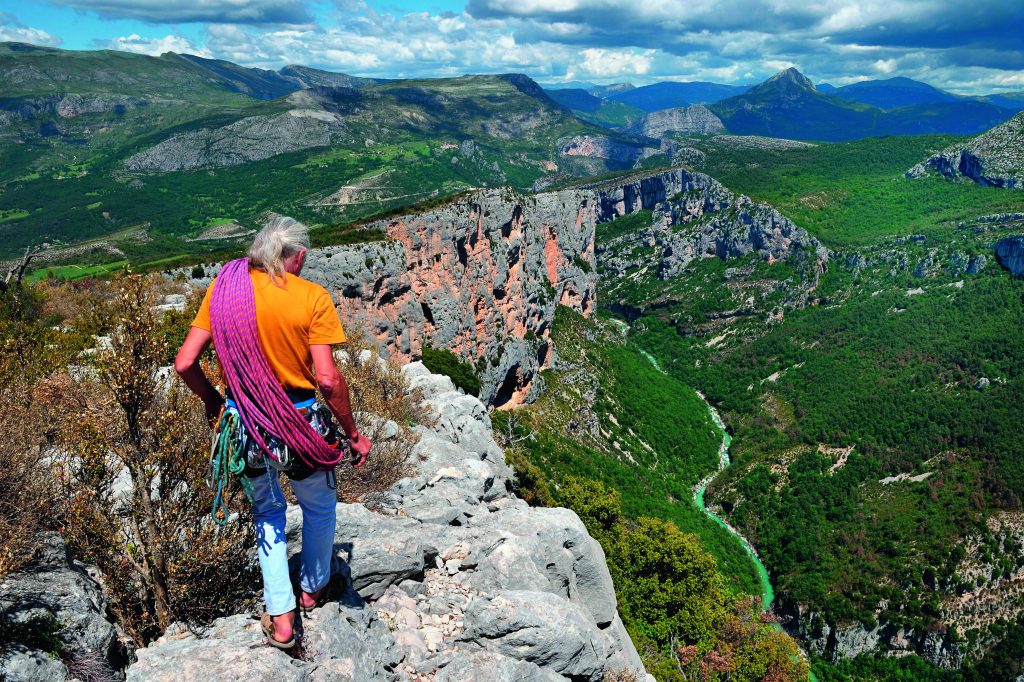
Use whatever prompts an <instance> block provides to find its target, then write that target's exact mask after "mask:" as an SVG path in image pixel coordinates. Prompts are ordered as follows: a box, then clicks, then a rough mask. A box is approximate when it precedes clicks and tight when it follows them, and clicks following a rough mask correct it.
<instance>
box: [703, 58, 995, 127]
mask: <svg viewBox="0 0 1024 682" xmlns="http://www.w3.org/2000/svg"><path fill="white" fill-rule="evenodd" d="M894 81H895V82H894ZM843 92H845V93H846V97H847V98H849V97H851V96H857V97H861V98H862V99H870V100H871V102H858V101H851V100H850V99H845V98H843V97H840V96H839V95H840V94H841V93H843ZM851 93H852V95H851ZM872 102H875V103H884V104H886V105H887V107H888V108H882V107H880V106H878V104H873V103H872ZM908 103H910V104H908ZM709 108H710V109H711V110H712V111H713V112H714V113H715V114H716V115H717V116H718V117H719V118H720V119H722V122H723V123H724V124H725V127H726V128H727V129H728V130H729V132H731V133H734V134H737V135H766V136H769V137H786V138H792V139H797V140H821V141H841V140H856V139H860V138H864V137H877V136H881V135H917V134H925V133H955V134H960V135H972V134H977V133H980V132H982V131H985V130H988V129H989V128H991V127H993V126H996V125H998V124H1000V123H1002V122H1003V121H1006V120H1007V119H1009V118H1010V117H1011V116H1013V114H1014V113H1015V112H1014V110H1012V109H1007V108H1003V107H1000V106H997V105H995V104H992V103H991V102H987V101H985V100H982V99H968V98H958V97H956V96H953V95H949V94H948V93H944V92H942V91H941V90H937V89H935V88H932V87H931V86H928V85H926V84H924V83H917V82H916V81H909V80H908V79H892V80H889V81H875V82H872V83H859V84H857V85H856V86H845V87H843V88H837V89H836V90H835V91H833V92H832V93H830V94H825V93H821V92H818V90H817V89H816V88H815V87H814V84H813V83H812V82H811V81H810V80H809V79H808V78H807V77H806V76H804V75H803V74H801V73H800V72H799V71H797V70H796V69H793V68H790V69H786V70H785V71H782V72H780V73H778V74H776V75H775V76H773V77H771V78H769V79H768V80H767V81H765V82H764V83H761V84H760V85H758V86H755V87H754V88H751V89H750V90H749V91H747V92H745V93H743V94H742V95H738V96H736V97H730V98H728V99H724V100H721V101H719V102H716V103H714V104H712V105H710V107H709Z"/></svg>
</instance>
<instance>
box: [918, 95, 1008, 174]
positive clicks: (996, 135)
mask: <svg viewBox="0 0 1024 682" xmlns="http://www.w3.org/2000/svg"><path fill="white" fill-rule="evenodd" d="M931 170H934V171H937V172H938V173H939V174H941V175H944V176H945V177H947V178H967V179H969V180H973V181H974V182H977V183H978V184H981V185H991V186H993V187H1005V188H1007V189H1024V112H1022V113H1020V114H1017V115H1016V116H1014V117H1013V118H1011V119H1010V120H1009V121H1006V122H1005V123H1002V124H1000V125H997V126H996V127H995V128H992V129H991V130H989V131H987V132H984V133H982V134H981V135H979V136H977V137H976V138H974V139H973V140H971V141H970V142H968V143H967V144H963V145H953V146H952V147H949V148H948V149H946V150H944V151H942V152H940V153H939V154H936V155H934V156H932V157H931V158H929V159H928V160H927V161H925V162H923V163H919V164H917V165H916V166H914V167H913V168H911V169H910V170H908V171H907V172H906V173H904V175H905V176H906V177H908V178H920V177H924V176H926V175H928V172H929V171H931Z"/></svg>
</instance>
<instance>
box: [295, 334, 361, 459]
mask: <svg viewBox="0 0 1024 682" xmlns="http://www.w3.org/2000/svg"><path fill="white" fill-rule="evenodd" d="M309 350H310V353H311V354H312V356H313V370H314V371H315V372H316V383H317V386H319V388H320V393H321V394H322V395H323V396H324V400H326V401H327V406H328V407H330V408H331V412H333V413H334V416H335V417H336V418H337V420H338V423H339V424H341V428H342V430H344V431H345V435H346V436H348V439H349V441H351V444H352V448H353V449H354V450H355V451H356V452H359V453H360V454H364V455H365V454H366V453H367V452H369V450H370V439H369V438H366V437H365V436H362V435H360V433H359V429H358V428H357V427H356V422H355V419H353V418H352V403H351V400H350V398H349V393H348V382H347V381H345V377H344V375H342V373H341V372H340V371H339V370H338V366H337V365H336V364H335V363H334V353H333V352H332V351H331V347H330V346H328V345H326V344H311V345H310V346H309Z"/></svg>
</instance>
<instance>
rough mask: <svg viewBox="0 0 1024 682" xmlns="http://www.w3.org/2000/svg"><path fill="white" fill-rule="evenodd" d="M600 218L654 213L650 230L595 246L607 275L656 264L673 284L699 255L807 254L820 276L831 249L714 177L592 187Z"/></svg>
mask: <svg viewBox="0 0 1024 682" xmlns="http://www.w3.org/2000/svg"><path fill="white" fill-rule="evenodd" d="M595 189H597V190H598V192H599V200H598V221H599V222H604V221H607V220H613V219H615V218H617V217H619V216H623V215H626V214H630V213H635V212H636V211H640V210H650V211H652V212H653V220H652V224H651V226H650V227H648V228H645V229H641V230H637V231H631V232H629V233H628V234H624V235H619V236H616V237H614V238H612V239H610V240H608V241H606V242H604V243H601V244H599V245H598V250H597V257H598V260H599V262H600V264H601V267H602V268H603V269H604V271H605V272H606V273H607V275H606V277H608V278H609V279H612V280H614V279H615V278H618V277H621V276H624V275H625V274H626V273H627V271H633V270H636V269H637V268H649V267H656V268H657V273H658V277H659V278H660V279H662V280H666V279H670V278H672V277H674V276H676V275H677V274H679V273H680V272H681V271H682V270H683V269H684V268H685V267H686V266H687V265H688V264H689V263H690V262H691V261H693V260H694V259H697V258H705V257H708V256H717V257H719V258H722V259H723V260H724V259H728V258H736V257H739V256H744V255H746V254H749V253H754V252H756V253H757V254H758V255H759V256H760V257H761V258H763V259H765V260H772V261H777V260H787V259H789V258H790V257H793V256H800V255H801V254H804V255H805V256H807V257H811V258H813V259H816V261H817V267H818V270H819V271H821V270H822V269H823V268H824V266H825V263H826V261H827V260H828V250H827V249H826V248H825V247H824V246H822V245H821V244H820V243H819V242H818V240H817V239H815V238H814V237H812V236H811V235H809V234H808V233H807V231H806V230H804V229H802V228H800V227H797V226H796V225H795V224H794V223H793V222H792V221H791V220H789V219H788V218H786V217H785V216H784V215H782V214H781V213H779V212H778V211H777V210H775V209H774V208H772V207H771V206H768V205H766V204H757V203H755V202H753V201H752V200H750V199H749V198H747V197H745V196H736V195H734V194H733V193H732V192H730V191H729V190H727V189H726V188H725V187H723V186H722V185H721V184H720V183H719V182H718V181H717V180H715V179H713V178H711V177H709V176H707V175H703V174H700V173H691V172H689V171H687V170H683V169H677V170H672V171H669V172H666V173H661V174H658V175H654V176H642V177H637V178H636V179H634V180H632V181H630V182H625V183H623V182H618V183H616V184H615V186H611V187H609V186H606V185H597V186H595Z"/></svg>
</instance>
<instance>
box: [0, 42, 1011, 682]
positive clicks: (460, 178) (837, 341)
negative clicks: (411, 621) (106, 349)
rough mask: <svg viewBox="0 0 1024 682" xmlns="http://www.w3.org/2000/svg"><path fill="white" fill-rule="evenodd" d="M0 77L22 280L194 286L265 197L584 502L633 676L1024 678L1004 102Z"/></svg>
mask: <svg viewBox="0 0 1024 682" xmlns="http://www.w3.org/2000/svg"><path fill="white" fill-rule="evenodd" d="M55 74H59V75H60V78H59V79H56V78H55ZM55 81H59V82H60V83H61V87H60V88H55V86H54V85H53V83H54V82H55ZM580 85H583V86H586V84H580ZM0 86H2V88H3V90H2V93H0V260H4V261H7V264H8V266H9V265H10V264H12V263H16V262H17V259H18V258H19V257H20V256H21V254H23V253H24V252H25V250H26V249H27V248H29V249H31V248H32V247H36V246H40V245H44V246H43V251H42V253H41V254H40V255H39V257H38V259H37V260H36V261H34V265H33V271H32V272H30V273H29V275H28V277H27V280H26V281H27V282H29V283H33V284H34V285H35V286H38V287H40V289H39V291H41V292H44V293H43V294H40V295H41V296H43V297H44V298H45V297H46V296H54V297H59V296H62V295H63V294H60V293H53V292H61V291H64V290H63V289H61V287H70V288H71V289H77V288H81V289H83V290H88V289H89V288H90V287H93V286H96V282H97V281H98V279H102V278H105V277H109V276H116V275H117V274H118V273H120V272H122V271H123V269H124V268H125V266H130V267H131V268H132V269H134V270H136V271H138V270H141V271H145V272H152V273H161V274H162V279H161V281H165V280H166V281H170V282H174V283H175V286H191V287H194V288H197V289H199V290H201V288H202V287H204V286H205V285H206V284H208V283H209V281H210V279H211V278H212V277H213V276H214V274H215V273H216V271H217V268H218V267H219V264H220V263H222V262H224V261H225V260H227V259H229V258H234V257H237V256H238V255H239V254H241V253H242V252H243V249H244V247H245V246H246V245H247V243H248V241H249V239H251V236H252V234H253V233H254V231H255V230H256V229H257V228H258V227H259V225H260V224H261V222H262V221H263V220H264V219H265V217H266V216H267V215H268V214H269V213H284V214H287V215H291V216H293V217H295V218H297V219H299V220H302V221H304V222H306V223H308V224H309V225H310V227H311V237H312V242H313V244H312V247H313V248H312V249H311V251H310V252H309V255H308V260H307V266H306V270H305V275H306V276H308V277H309V278H310V279H312V280H314V281H316V282H318V283H320V284H322V285H323V286H325V287H326V288H327V289H328V290H329V291H330V293H331V294H332V296H333V297H334V299H335V301H336V304H337V305H338V309H339V311H340V313H341V314H342V317H343V319H344V320H345V324H346V326H348V325H351V326H352V327H353V328H358V329H359V330H360V333H361V335H365V338H366V339H367V340H368V341H369V342H373V343H375V344H376V345H377V346H378V347H379V348H381V349H382V351H383V352H384V353H385V354H386V355H388V356H389V357H391V358H392V359H393V360H395V361H397V362H402V363H405V362H408V361H414V360H418V359H421V358H422V359H423V360H424V361H425V362H426V363H427V364H428V365H429V366H430V367H429V368H430V369H432V370H433V371H436V372H439V373H441V374H449V375H451V377H452V378H453V380H454V381H455V384H456V385H458V386H460V387H462V388H463V390H467V389H468V391H469V392H471V393H475V394H476V395H477V396H478V397H479V398H480V399H481V400H482V401H483V402H484V403H485V404H486V405H487V407H489V408H490V417H489V419H491V420H492V421H493V427H494V437H495V440H496V441H497V443H498V444H499V445H500V446H501V447H502V448H504V450H505V456H506V457H507V459H508V463H509V465H510V466H511V467H512V469H514V471H515V473H516V478H515V480H514V481H513V482H511V483H510V485H511V486H512V487H513V490H514V492H515V493H516V494H517V495H519V497H521V498H522V499H523V500H526V501H527V502H528V503H529V504H531V505H534V506H565V507H569V508H571V509H572V510H573V511H575V512H576V513H577V514H578V515H579V517H580V518H581V519H582V521H583V523H584V524H585V526H586V529H587V531H588V532H589V533H590V534H591V535H592V536H593V537H594V538H595V539H596V540H597V541H598V543H599V545H600V547H599V548H600V549H601V550H602V551H603V552H604V554H605V557H606V558H607V562H608V570H609V572H610V574H611V577H612V579H613V580H614V583H615V585H614V590H615V594H616V597H617V599H618V608H619V612H620V614H621V619H622V622H621V623H620V625H621V626H622V627H623V628H624V630H625V632H628V634H629V636H630V637H632V639H633V641H634V643H635V644H636V648H637V650H638V651H639V652H640V654H641V656H642V657H643V658H644V664H645V665H646V666H647V669H648V671H649V672H651V673H652V674H654V675H655V677H656V678H657V679H658V680H659V682H666V681H669V680H671V681H672V682H678V681H679V680H681V679H684V678H683V675H684V671H683V668H684V667H685V665H691V664H692V665H693V666H697V667H699V666H705V667H706V666H707V665H712V664H713V663H714V662H715V661H718V662H721V661H722V660H725V661H729V662H730V663H729V665H734V666H747V667H746V668H744V671H745V672H744V674H745V675H747V677H741V678H740V679H750V680H753V679H762V678H765V677H767V676H768V675H770V674H775V673H774V672H772V671H775V672H777V673H778V674H779V675H783V676H782V677H778V678H774V679H798V678H799V679H804V678H805V677H806V676H807V675H808V674H810V675H811V676H812V678H816V679H817V680H821V681H822V682H826V681H835V682H839V681H841V680H842V681H846V680H876V679H879V680H880V679H920V680H935V681H941V682H968V681H969V682H975V681H980V680H988V679H993V680H1014V679H1019V677H1018V676H1019V675H1021V674H1024V655H1021V653H1020V652H1021V650H1022V649H1024V511H1022V505H1024V466H1022V461H1021V452H1022V450H1021V447H1020V443H1019V437H1018V435H1017V433H1018V431H1019V424H1020V423H1021V420H1022V419H1024V337H1022V336H1021V334H1020V329H1021V324H1022V322H1024V280H1022V279H1021V278H1020V275H1021V274H1022V271H1024V265H1022V263H1024V257H1022V255H1021V254H1024V246H1022V244H1024V237H1022V235H1024V193H1022V191H1021V186H1022V185H1021V182H1022V181H1024V176H1022V175H1021V168H1022V159H1021V155H1020V150H1021V149H1022V148H1024V139H1022V135H1024V113H1018V112H1020V108H1021V107H1024V99H1020V98H1019V97H1016V96H1014V93H1010V94H1009V95H991V96H978V97H966V96H959V95H952V94H951V93H947V92H944V91H942V90H939V89H937V88H932V87H931V86H927V85H926V84H924V83H920V82H917V81H911V80H909V79H899V78H896V79H886V80H879V81H863V82H859V83H854V84H851V85H846V86H843V87H838V88H834V87H831V86H828V87H826V85H825V84H819V85H815V84H814V83H813V82H812V81H811V80H810V79H808V78H806V77H805V76H803V75H802V74H801V73H800V72H799V71H797V70H796V69H794V68H787V69H785V70H783V71H782V72H780V73H779V74H777V75H776V76H773V77H772V78H770V79H768V80H766V81H765V82H763V83H760V84H756V85H749V86H748V85H722V84H715V83H703V82H694V83H661V84H654V85H649V86H643V87H640V88H633V87H632V86H630V87H626V86H624V85H623V86H621V87H620V86H610V87H572V88H567V89H562V90H559V89H554V88H551V87H549V88H548V89H545V88H542V87H541V86H540V85H538V84H537V83H536V82H535V81H534V80H532V79H531V78H528V77H527V76H524V75H521V74H500V75H464V76H458V77H447V78H431V79H427V78H410V79H377V78H358V77H353V76H348V75H346V74H337V73H331V72H327V71H319V70H316V69H310V68H307V67H302V66H296V65H291V66H286V67H284V68H281V69H279V70H278V71H269V70H266V69H255V68H247V67H242V66H239V65H236V64H233V63H231V62H225V61H219V60H212V59H205V58H200V57H194V56H191V55H178V54H175V53H170V52H169V53H166V54H163V55H162V56H160V57H148V56H142V55H129V54H127V53H115V52H111V51H68V50H58V49H56V48H43V47H36V46H30V45H26V44H23V43H3V44H0ZM986 131H987V132H986ZM979 134H980V135H979ZM65 280H67V281H65ZM5 290H6V289H5ZM45 292H50V293H45ZM55 315H56V313H53V314H52V315H51V316H55ZM172 317H173V316H172ZM185 317H187V315H182V319H181V320H177V323H178V324H179V325H184V324H185V323H186V322H187V320H185ZM45 319H46V322H47V326H46V329H47V330H49V331H42V329H43V325H42V320H43V318H42V317H40V320H39V321H38V322H39V326H40V329H39V330H34V331H33V334H37V335H36V336H35V337H32V334H28V333H26V334H24V335H23V336H17V335H16V334H15V331H11V332H10V334H11V338H12V339H13V338H15V337H17V338H19V339H20V338H23V337H24V338H29V337H32V338H49V337H46V334H50V333H54V330H55V329H57V330H59V329H61V326H60V324H61V323H62V322H63V321H62V320H60V319H50V317H47V318H45ZM175 319H176V318H175ZM51 322H52V323H53V324H50V323H51ZM0 323H2V324H4V325H9V326H5V327H3V328H4V329H5V330H7V329H11V330H16V331H17V330H18V329H20V327H18V325H20V324H23V323H24V320H21V319H12V320H0ZM33 329H34V328H33ZM97 331H98V330H96V329H92V328H90V329H89V332H88V333H85V332H81V334H82V336H83V338H86V339H92V335H93V334H95V333H96V332H97ZM181 331H182V330H181V329H177V330H173V331H168V332H167V334H168V335H169V336H171V335H172V334H177V333H180V332H181ZM37 332H38V333H37ZM21 333H22V332H20V331H18V332H17V334H21ZM74 333H75V334H79V333H80V332H79V330H77V329H76V330H75V331H74ZM76 338H77V337H76ZM83 347H84V346H83ZM16 350H17V349H16ZM81 350H82V348H76V349H75V352H79V351H81ZM75 357H77V356H75ZM453 428H454V427H453ZM431 485H433V483H432V484H431ZM453 525H457V524H453ZM439 566H440V564H439ZM565 589H566V590H567V591H571V589H574V588H571V587H569V586H566V587H565ZM751 597H757V598H758V599H756V600H755V599H752V598H751ZM738 623H739V624H742V627H741V626H740V625H737V624H738ZM740 631H742V632H743V633H745V634H744V637H745V639H744V638H739V635H736V633H737V632H740ZM732 638H739V639H737V640H736V641H733V639H732ZM684 651H686V652H688V653H686V654H685V655H684V653H683V652H684ZM800 651H802V652H804V653H803V654H801V655H798V654H799V652H800ZM766 652H768V653H766ZM741 654H742V655H741ZM684 659H685V661H684ZM805 659H806V664H807V665H805ZM723 665H724V664H723ZM694 669H696V668H691V669H688V670H691V671H692V670H694ZM779 671H782V672H779ZM709 679H712V678H709ZM713 679H719V678H713Z"/></svg>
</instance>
